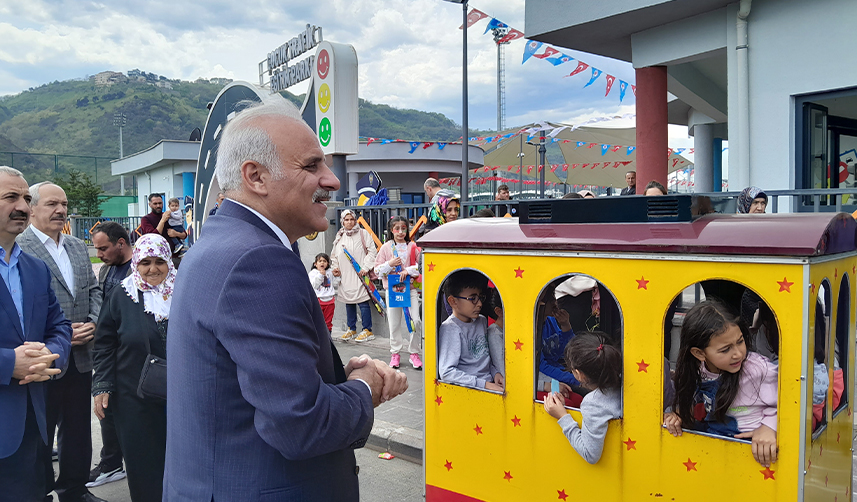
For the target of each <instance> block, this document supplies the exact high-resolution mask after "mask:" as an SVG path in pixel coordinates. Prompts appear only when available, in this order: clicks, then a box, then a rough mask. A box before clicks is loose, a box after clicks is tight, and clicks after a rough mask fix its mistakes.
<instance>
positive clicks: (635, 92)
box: [631, 85, 637, 97]
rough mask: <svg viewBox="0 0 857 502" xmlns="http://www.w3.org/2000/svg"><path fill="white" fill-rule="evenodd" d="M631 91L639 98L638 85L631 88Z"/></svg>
mask: <svg viewBox="0 0 857 502" xmlns="http://www.w3.org/2000/svg"><path fill="white" fill-rule="evenodd" d="M631 91H632V92H633V93H634V97H637V86H636V85H632V86H631Z"/></svg>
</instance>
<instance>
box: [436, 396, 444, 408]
mask: <svg viewBox="0 0 857 502" xmlns="http://www.w3.org/2000/svg"><path fill="white" fill-rule="evenodd" d="M434 402H436V403H437V405H438V406H440V405H442V404H443V398H442V397H440V396H437V399H435V400H434Z"/></svg>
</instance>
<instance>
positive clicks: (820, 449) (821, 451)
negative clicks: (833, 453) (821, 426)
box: [818, 445, 824, 457]
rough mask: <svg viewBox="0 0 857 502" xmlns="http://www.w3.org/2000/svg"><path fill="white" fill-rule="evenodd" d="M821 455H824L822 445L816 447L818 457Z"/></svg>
mask: <svg viewBox="0 0 857 502" xmlns="http://www.w3.org/2000/svg"><path fill="white" fill-rule="evenodd" d="M822 453H824V445H821V446H819V447H818V456H819V457H820V456H821V454H822Z"/></svg>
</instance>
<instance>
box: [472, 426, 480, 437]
mask: <svg viewBox="0 0 857 502" xmlns="http://www.w3.org/2000/svg"><path fill="white" fill-rule="evenodd" d="M473 430H474V431H476V435H477V436H478V435H480V434H482V427H479V424H476V427H474V428H473Z"/></svg>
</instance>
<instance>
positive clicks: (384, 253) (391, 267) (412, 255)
mask: <svg viewBox="0 0 857 502" xmlns="http://www.w3.org/2000/svg"><path fill="white" fill-rule="evenodd" d="M387 229H388V230H387V242H385V243H384V245H383V246H381V249H379V250H378V257H377V258H376V259H375V273H376V274H378V276H379V277H381V280H382V281H383V282H384V289H385V290H386V291H387V305H388V307H387V325H388V326H389V327H390V352H392V353H393V355H392V357H391V358H390V367H391V368H396V369H398V367H399V363H400V356H399V352H400V351H401V350H402V348H403V347H405V343H407V347H406V350H407V351H408V352H410V353H411V356H410V362H411V365H412V366H413V367H414V369H415V370H421V369H422V368H423V361H422V359H420V332H419V324H420V318H419V312H420V296H419V293H418V292H417V289H416V288H415V287H414V278H415V277H419V275H420V272H419V262H420V248H419V247H417V245H416V244H415V243H414V242H411V236H410V233H409V229H408V220H407V218H405V217H404V216H394V217H393V218H392V219H391V220H390V223H389V224H388V225H387ZM394 275H395V276H398V277H397V279H398V284H396V285H394V286H393V288H394V289H401V290H404V289H406V288H405V285H407V289H409V290H410V305H409V306H408V307H407V310H408V312H407V313H408V314H410V316H411V321H412V323H411V326H412V328H413V331H411V330H410V329H408V325H407V324H406V323H407V322H408V320H407V319H406V312H405V307H390V306H389V305H390V286H389V283H390V282H391V281H390V280H389V279H388V277H390V276H394Z"/></svg>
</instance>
